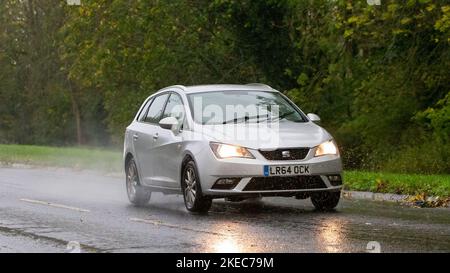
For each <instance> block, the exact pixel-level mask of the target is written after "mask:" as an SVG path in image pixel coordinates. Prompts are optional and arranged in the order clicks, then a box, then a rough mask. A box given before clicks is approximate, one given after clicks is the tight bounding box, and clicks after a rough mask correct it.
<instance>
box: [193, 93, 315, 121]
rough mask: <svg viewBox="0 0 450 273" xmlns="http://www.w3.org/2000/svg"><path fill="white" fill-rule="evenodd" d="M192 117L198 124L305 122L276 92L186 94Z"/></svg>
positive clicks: (300, 114) (290, 104)
mask: <svg viewBox="0 0 450 273" xmlns="http://www.w3.org/2000/svg"><path fill="white" fill-rule="evenodd" d="M188 100H189V104H190V107H191V109H194V111H193V112H192V118H193V119H194V121H195V122H196V123H199V124H227V123H238V122H246V123H259V122H272V121H290V122H306V121H307V119H306V117H304V115H303V114H302V113H301V112H300V111H298V110H297V109H296V108H295V107H294V106H293V104H292V103H291V102H289V101H288V100H287V99H286V98H285V97H283V96H282V95H281V94H279V93H278V92H265V91H215V92H202V93H193V94H189V95H188Z"/></svg>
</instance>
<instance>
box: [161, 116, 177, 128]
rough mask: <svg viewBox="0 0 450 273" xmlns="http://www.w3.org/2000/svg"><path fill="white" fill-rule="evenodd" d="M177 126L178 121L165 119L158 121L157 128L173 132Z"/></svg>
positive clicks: (171, 118) (170, 118) (172, 118)
mask: <svg viewBox="0 0 450 273" xmlns="http://www.w3.org/2000/svg"><path fill="white" fill-rule="evenodd" d="M177 125H178V120H177V119H176V118H174V117H166V118H163V119H162V120H160V121H159V126H161V128H163V129H168V130H173V129H175V128H176V127H177Z"/></svg>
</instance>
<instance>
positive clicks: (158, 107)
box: [145, 94, 169, 123]
mask: <svg viewBox="0 0 450 273" xmlns="http://www.w3.org/2000/svg"><path fill="white" fill-rule="evenodd" d="M168 96H169V94H163V95H159V96H157V97H155V98H154V99H153V102H152V104H151V105H150V108H149V109H148V113H147V116H146V117H145V122H149V123H158V122H159V121H160V119H161V115H162V113H163V110H164V104H165V103H166V100H167V97H168Z"/></svg>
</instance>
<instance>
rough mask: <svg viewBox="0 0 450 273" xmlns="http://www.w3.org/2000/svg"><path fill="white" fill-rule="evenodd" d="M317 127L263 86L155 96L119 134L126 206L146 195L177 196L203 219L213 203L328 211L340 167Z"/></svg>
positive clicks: (311, 117)
mask: <svg viewBox="0 0 450 273" xmlns="http://www.w3.org/2000/svg"><path fill="white" fill-rule="evenodd" d="M319 121H320V119H319V117H318V116H317V115H315V114H308V115H305V114H304V113H303V112H302V111H301V110H300V109H299V108H298V107H297V106H296V105H295V104H294V103H293V102H292V101H290V100H289V99H288V98H287V97H286V96H284V95H283V94H282V93H280V92H279V91H277V90H274V89H273V88H271V87H270V86H267V85H263V84H248V85H200V86H188V87H186V86H181V85H176V86H171V87H167V88H163V89H161V90H159V91H158V92H156V93H154V94H153V95H151V96H149V97H148V98H147V99H146V100H145V101H144V103H143V104H142V106H141V107H140V109H139V111H138V112H137V114H136V116H135V117H134V119H133V121H132V122H131V124H130V125H129V126H128V127H127V128H126V132H125V140H124V166H125V172H126V190H127V194H128V198H129V200H130V202H131V203H132V204H134V205H137V206H142V205H145V204H147V203H148V202H149V200H150V197H151V194H152V192H162V193H164V194H182V195H183V197H184V203H185V206H186V208H187V210H189V211H192V212H206V211H208V210H209V209H210V207H211V203H212V200H213V199H216V198H226V199H228V200H231V201H240V200H245V199H248V198H261V197H264V196H282V197H296V198H297V199H306V198H311V201H312V203H313V205H314V206H315V207H316V208H317V209H320V210H330V209H333V208H335V207H336V206H337V204H338V202H339V198H340V192H341V188H342V176H341V173H342V164H341V159H340V155H339V151H338V148H337V146H336V143H335V141H334V140H333V138H332V136H331V135H330V134H329V133H328V132H327V131H326V130H325V129H323V128H322V127H320V126H319V125H317V124H316V123H317V122H319Z"/></svg>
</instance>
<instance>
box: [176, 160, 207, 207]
mask: <svg viewBox="0 0 450 273" xmlns="http://www.w3.org/2000/svg"><path fill="white" fill-rule="evenodd" d="M181 189H182V191H183V198H184V205H185V206H186V209H187V210H188V211H191V212H197V213H206V212H208V210H209V209H210V208H211V204H212V199H211V198H209V197H207V196H204V195H203V193H202V187H201V184H200V180H199V176H198V172H197V167H196V166H195V163H194V161H193V160H190V161H189V162H187V163H186V164H185V165H184V168H183V175H182V177H181Z"/></svg>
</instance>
